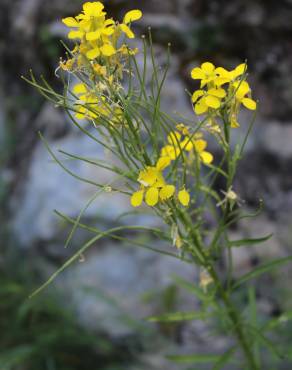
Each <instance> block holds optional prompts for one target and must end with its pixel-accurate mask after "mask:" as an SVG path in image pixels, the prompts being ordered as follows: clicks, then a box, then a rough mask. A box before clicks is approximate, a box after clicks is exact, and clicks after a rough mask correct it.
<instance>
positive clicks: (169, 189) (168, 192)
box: [159, 185, 175, 200]
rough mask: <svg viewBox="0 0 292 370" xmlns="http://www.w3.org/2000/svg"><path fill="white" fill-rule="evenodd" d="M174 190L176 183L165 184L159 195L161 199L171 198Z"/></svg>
mask: <svg viewBox="0 0 292 370" xmlns="http://www.w3.org/2000/svg"><path fill="white" fill-rule="evenodd" d="M174 192H175V186H174V185H165V186H164V187H163V188H161V190H160V192H159V197H160V199H161V200H166V199H169V198H171V197H172V196H173V194H174Z"/></svg>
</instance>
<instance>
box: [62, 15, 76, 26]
mask: <svg viewBox="0 0 292 370" xmlns="http://www.w3.org/2000/svg"><path fill="white" fill-rule="evenodd" d="M62 22H63V23H64V24H65V25H66V26H67V27H79V24H78V22H77V21H76V19H75V18H73V17H67V18H63V19H62Z"/></svg>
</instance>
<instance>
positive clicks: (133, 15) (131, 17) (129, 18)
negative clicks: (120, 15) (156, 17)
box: [123, 9, 142, 24]
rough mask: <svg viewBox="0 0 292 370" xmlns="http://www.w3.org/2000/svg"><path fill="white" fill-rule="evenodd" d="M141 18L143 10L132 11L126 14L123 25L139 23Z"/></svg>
mask: <svg viewBox="0 0 292 370" xmlns="http://www.w3.org/2000/svg"><path fill="white" fill-rule="evenodd" d="M141 17H142V12H141V10H139V9H135V10H130V11H129V12H127V13H126V14H125V16H124V21H123V23H125V24H128V23H131V22H134V21H137V20H138V19H140V18H141Z"/></svg>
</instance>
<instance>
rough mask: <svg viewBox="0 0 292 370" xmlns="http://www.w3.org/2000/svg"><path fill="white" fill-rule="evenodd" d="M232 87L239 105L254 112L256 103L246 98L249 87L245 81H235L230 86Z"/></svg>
mask: <svg viewBox="0 0 292 370" xmlns="http://www.w3.org/2000/svg"><path fill="white" fill-rule="evenodd" d="M232 87H233V88H234V90H235V98H236V100H237V101H238V102H239V103H241V104H243V105H244V106H245V107H246V108H247V109H250V110H255V109H256V108H257V103H256V102H255V101H254V100H253V99H251V98H248V97H247V96H246V95H248V94H249V93H250V87H249V84H248V83H247V82H246V81H236V82H234V83H233V84H232Z"/></svg>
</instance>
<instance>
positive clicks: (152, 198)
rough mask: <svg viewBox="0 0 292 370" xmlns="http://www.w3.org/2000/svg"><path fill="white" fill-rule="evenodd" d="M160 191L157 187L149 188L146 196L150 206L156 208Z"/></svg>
mask: <svg viewBox="0 0 292 370" xmlns="http://www.w3.org/2000/svg"><path fill="white" fill-rule="evenodd" d="M158 195H159V192H158V189H157V188H155V187H152V188H149V189H148V190H147V192H146V195H145V201H146V203H147V204H148V206H151V207H153V206H155V205H156V204H157V203H158Z"/></svg>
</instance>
